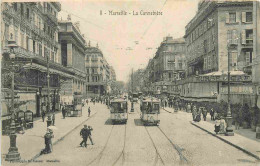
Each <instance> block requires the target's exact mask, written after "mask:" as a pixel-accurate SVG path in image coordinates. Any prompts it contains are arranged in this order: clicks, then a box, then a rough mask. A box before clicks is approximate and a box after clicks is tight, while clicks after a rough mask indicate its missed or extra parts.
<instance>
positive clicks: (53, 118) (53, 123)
mask: <svg viewBox="0 0 260 166" xmlns="http://www.w3.org/2000/svg"><path fill="white" fill-rule="evenodd" d="M52 125H53V126H55V113H53V114H52Z"/></svg>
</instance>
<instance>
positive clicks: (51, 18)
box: [43, 8, 58, 25]
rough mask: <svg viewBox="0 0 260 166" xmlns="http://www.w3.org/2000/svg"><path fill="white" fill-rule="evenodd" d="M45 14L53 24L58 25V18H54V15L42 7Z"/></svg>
mask: <svg viewBox="0 0 260 166" xmlns="http://www.w3.org/2000/svg"><path fill="white" fill-rule="evenodd" d="M43 13H44V14H45V16H47V17H48V18H49V19H50V20H51V21H52V22H53V23H54V24H55V25H58V19H57V18H56V16H54V15H53V14H51V12H50V11H48V10H47V8H45V9H44V12H43Z"/></svg>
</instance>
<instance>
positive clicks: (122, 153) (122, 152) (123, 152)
mask: <svg viewBox="0 0 260 166" xmlns="http://www.w3.org/2000/svg"><path fill="white" fill-rule="evenodd" d="M125 144H126V124H125V133H124V145H123V149H122V151H121V153H120V155H119V156H118V158H117V159H116V160H115V161H114V163H113V164H112V166H114V165H116V163H117V162H118V161H119V159H120V158H121V156H123V159H122V164H121V165H124V162H125Z"/></svg>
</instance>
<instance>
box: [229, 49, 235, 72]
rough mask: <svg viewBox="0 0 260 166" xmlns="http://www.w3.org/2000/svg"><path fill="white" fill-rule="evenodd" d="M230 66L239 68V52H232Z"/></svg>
mask: <svg viewBox="0 0 260 166" xmlns="http://www.w3.org/2000/svg"><path fill="white" fill-rule="evenodd" d="M230 66H232V68H233V69H234V70H236V69H237V52H231V53H230Z"/></svg>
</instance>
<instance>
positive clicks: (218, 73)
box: [201, 71, 246, 76]
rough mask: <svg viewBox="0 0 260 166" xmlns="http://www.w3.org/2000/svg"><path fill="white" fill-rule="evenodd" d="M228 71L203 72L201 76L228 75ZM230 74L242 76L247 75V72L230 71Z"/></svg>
mask: <svg viewBox="0 0 260 166" xmlns="http://www.w3.org/2000/svg"><path fill="white" fill-rule="evenodd" d="M227 74H228V72H227V71H224V72H220V71H217V72H211V73H207V74H203V75H201V76H221V75H227ZM230 75H232V76H241V75H246V73H244V72H243V71H230Z"/></svg>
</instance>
